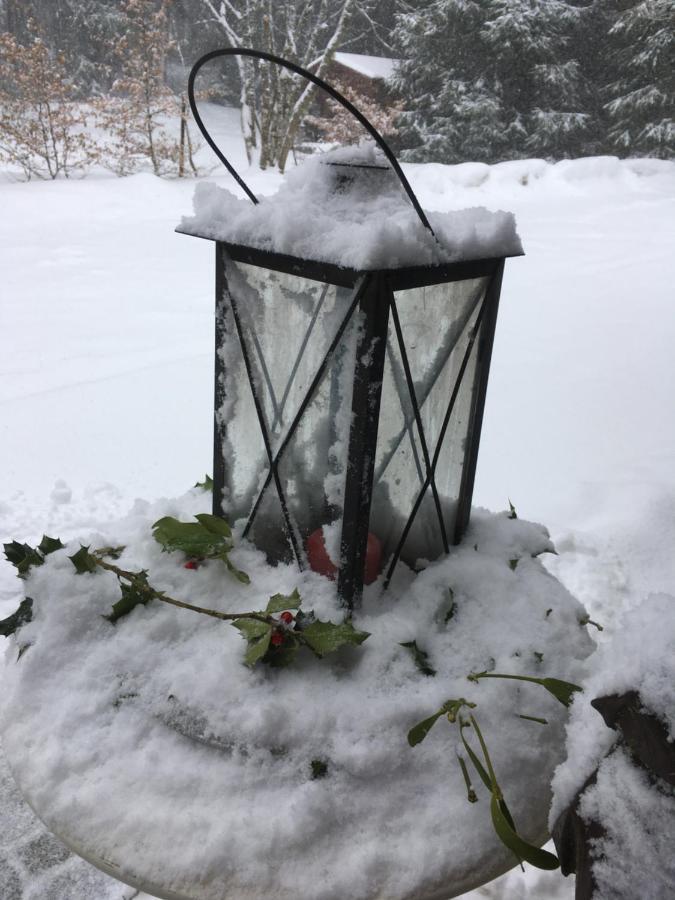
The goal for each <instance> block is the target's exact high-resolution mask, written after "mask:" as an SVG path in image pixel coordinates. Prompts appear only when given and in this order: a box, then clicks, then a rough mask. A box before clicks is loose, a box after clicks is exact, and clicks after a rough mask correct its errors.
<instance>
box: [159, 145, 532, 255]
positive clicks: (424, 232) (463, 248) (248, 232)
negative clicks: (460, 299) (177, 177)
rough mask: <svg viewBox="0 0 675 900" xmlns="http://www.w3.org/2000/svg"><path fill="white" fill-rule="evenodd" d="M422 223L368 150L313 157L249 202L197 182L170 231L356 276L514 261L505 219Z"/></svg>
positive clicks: (496, 215) (476, 210)
mask: <svg viewBox="0 0 675 900" xmlns="http://www.w3.org/2000/svg"><path fill="white" fill-rule="evenodd" d="M427 215H428V219H429V223H430V224H431V227H432V228H433V231H434V233H433V234H432V233H431V231H430V230H429V229H428V228H426V227H425V226H424V224H423V223H422V222H421V221H420V218H419V216H418V214H417V212H416V211H415V209H414V208H413V206H412V205H411V204H410V202H409V200H408V198H407V197H406V196H405V194H404V193H403V191H402V190H401V188H400V186H399V183H398V181H397V178H396V175H395V173H394V172H393V170H392V169H390V168H389V167H388V165H387V163H386V160H385V158H384V156H382V155H381V154H379V153H378V151H377V149H376V148H375V146H374V145H371V144H365V145H360V146H359V147H356V148H355V147H343V148H340V149H338V150H336V151H331V152H329V153H325V154H321V155H320V156H317V157H311V158H310V159H308V160H307V161H306V162H304V163H303V164H302V165H300V166H298V167H297V168H295V169H293V170H292V171H291V172H289V174H288V175H287V176H286V178H285V180H284V182H283V183H282V185H281V187H280V188H279V190H278V191H277V193H276V194H273V195H272V196H269V197H263V198H262V199H261V200H260V202H259V203H258V204H256V205H253V204H251V202H250V200H249V199H246V198H245V199H239V198H238V197H236V196H235V195H234V194H233V193H232V192H231V191H229V190H227V189H225V188H221V187H218V186H217V185H216V184H213V183H209V182H204V183H201V184H198V185H197V188H196V190H195V195H194V215H192V216H185V217H183V219H182V220H181V223H180V225H179V226H178V228H177V230H178V231H179V232H181V233H183V234H190V235H194V236H195V237H202V238H207V239H210V240H215V241H220V242H223V243H226V244H229V245H234V246H237V247H240V248H252V249H254V250H259V251H263V252H264V253H273V254H282V255H284V256H286V257H289V258H293V259H295V260H310V261H314V262H319V263H326V264H329V265H331V266H338V267H341V268H345V269H350V270H353V271H358V272H366V271H381V270H392V269H402V268H409V267H415V268H419V267H429V266H434V267H435V266H444V265H448V264H454V263H460V262H466V261H469V260H478V259H495V258H504V257H507V256H518V255H520V254H522V252H523V251H522V245H521V242H520V238H519V237H518V234H517V231H516V222H515V217H514V215H513V213H510V212H504V211H501V210H500V211H496V212H493V211H490V210H488V209H485V208H484V207H472V208H470V209H460V210H453V211H451V212H443V213H440V212H429V213H428V214H427Z"/></svg>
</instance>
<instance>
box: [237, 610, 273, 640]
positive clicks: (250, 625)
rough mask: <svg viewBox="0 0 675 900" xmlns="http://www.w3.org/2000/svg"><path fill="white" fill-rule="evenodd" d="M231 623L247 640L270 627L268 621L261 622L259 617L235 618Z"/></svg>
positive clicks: (259, 634)
mask: <svg viewBox="0 0 675 900" xmlns="http://www.w3.org/2000/svg"><path fill="white" fill-rule="evenodd" d="M260 615H264V613H261V614H260ZM232 624H233V625H234V627H235V628H238V629H239V631H241V633H242V634H243V636H244V637H245V638H246V640H247V641H253V640H255V639H256V638H259V637H261V635H263V634H266V633H267V632H268V631H271V629H272V626H271V625H270V624H269V622H261V621H260V620H259V619H235V620H234V621H233V622H232Z"/></svg>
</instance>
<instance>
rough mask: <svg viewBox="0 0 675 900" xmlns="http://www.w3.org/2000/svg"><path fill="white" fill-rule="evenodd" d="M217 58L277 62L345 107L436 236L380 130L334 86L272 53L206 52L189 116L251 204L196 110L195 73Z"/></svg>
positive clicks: (231, 49)
mask: <svg viewBox="0 0 675 900" xmlns="http://www.w3.org/2000/svg"><path fill="white" fill-rule="evenodd" d="M220 56H249V57H252V58H253V59H262V60H264V61H265V62H271V63H276V65H278V66H282V67H283V68H285V69H289V70H290V71H291V72H295V74H296V75H301V76H302V77H303V78H305V79H306V80H307V81H311V82H312V84H315V85H316V86H317V87H320V88H321V89H322V90H323V91H325V92H326V93H327V94H330V96H331V97H332V98H333V99H334V100H337V102H338V103H340V104H341V105H342V106H344V108H345V109H346V110H347V112H350V113H351V114H352V115H353V116H354V118H355V119H357V120H358V121H359V122H360V123H361V125H363V127H364V128H365V129H366V131H367V132H368V134H369V135H370V136H371V137H372V138H373V140H374V141H375V143H376V144H377V145H378V147H379V148H380V149H381V150H382V152H383V153H384V155H385V156H386V158H387V159H388V161H389V163H390V165H391V167H392V169H393V170H394V172H396V174H397V175H398V178H399V181H400V182H401V184H402V185H403V189H404V190H405V192H406V194H407V195H408V198H409V199H410V202H411V203H412V205H413V207H414V208H415V212H416V213H417V215H418V216H419V218H420V221H421V222H422V225H424V227H425V228H428V229H429V231H430V232H431V234H432V235H433V236H434V237H436V235H435V234H434V230H433V228H432V227H431V225H430V224H429V220H428V219H427V217H426V215H425V213H424V210H423V209H422V207H421V206H420V204H419V200H418V199H417V197H416V196H415V192H414V191H413V189H412V188H411V187H410V182H409V181H408V179H407V178H406V177H405V175H404V174H403V170H402V169H401V167H400V165H399V163H398V160H397V159H396V157H395V156H394V154H393V152H392V150H391V148H390V147H389V145H388V144H387V142H386V141H385V139H384V138H383V137H382V135H381V134H380V133H379V131H377V129H376V128H375V127H374V125H372V124H371V123H370V122H369V121H368V119H367V118H366V117H365V116H364V115H363V113H362V112H360V111H359V110H358V109H357V108H356V107H355V106H354V105H353V104H352V103H350V102H349V100H347V98H346V97H343V96H342V94H341V93H340V92H339V91H336V90H335V88H334V87H332V86H331V85H330V84H328V83H327V82H326V81H324V80H323V79H322V78H319V77H318V76H317V75H313V74H312V73H311V72H308V71H307V69H303V68H301V67H300V66H296V64H295V63H292V62H289V61H288V60H286V59H282V58H281V57H280V56H274V55H273V54H272V53H265V52H264V51H262V50H250V49H247V48H245V47H226V48H224V49H222V50H212V51H211V52H210V53H206V54H204V56H202V57H201V58H200V59H198V60H197V62H196V63H195V64H194V66H193V67H192V70H191V71H190V77H189V78H188V99H189V101H190V109H191V110H192V115H193V116H194V120H195V122H196V123H197V126H198V128H199V130H200V131H201V133H202V134H203V135H204V139H205V140H206V142H207V144H208V145H209V147H211V149H212V150H213V152H214V153H215V154H216V156H217V157H218V159H219V160H220V161H221V162H222V163H223V165H224V166H225V168H226V169H227V170H228V172H229V173H230V175H232V177H233V178H234V179H235V180H236V181H237V182H238V183H239V185H240V186H241V187H242V188H243V190H244V191H245V192H246V194H247V195H248V197H249V198H250V200H252V201H253V203H258V202H259V201H258V198H257V197H256V196H255V194H254V193H253V191H251V189H250V188H249V187H248V185H247V184H246V182H245V181H244V179H243V178H242V177H241V175H239V173H238V172H237V171H236V169H235V168H234V167H233V166H232V165H231V164H230V163H229V162H228V161H227V159H226V158H225V156H224V155H223V154H222V153H221V151H220V148H219V147H218V146H217V144H216V142H215V141H214V140H213V138H212V137H211V135H210V134H209V132H208V130H207V128H206V125H204V122H203V121H202V117H201V116H200V115H199V111H198V109H197V103H196V101H195V91H194V87H195V79H196V77H197V73H198V72H199V70H200V69H201V67H202V66H203V65H204V64H205V63H207V62H209V61H210V60H212V59H216V58H217V57H220Z"/></svg>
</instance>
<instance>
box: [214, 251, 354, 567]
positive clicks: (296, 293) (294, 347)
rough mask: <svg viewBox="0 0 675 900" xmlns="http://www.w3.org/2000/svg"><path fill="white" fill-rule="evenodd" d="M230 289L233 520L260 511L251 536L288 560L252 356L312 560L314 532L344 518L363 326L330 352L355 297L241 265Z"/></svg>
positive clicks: (226, 310) (222, 425) (226, 433)
mask: <svg viewBox="0 0 675 900" xmlns="http://www.w3.org/2000/svg"><path fill="white" fill-rule="evenodd" d="M226 281H227V294H228V295H229V296H228V298H227V299H226V302H225V303H223V304H222V307H221V315H222V316H223V317H224V331H225V338H224V346H223V349H222V350H221V351H220V352H221V359H222V362H223V365H224V370H225V371H224V376H223V377H224V384H223V385H222V390H223V395H224V402H223V404H222V406H221V409H220V413H219V417H218V420H219V437H218V439H219V441H221V442H222V447H223V451H224V453H225V495H224V498H223V511H224V513H225V514H226V515H227V516H228V517H230V518H232V519H238V518H241V517H246V518H249V517H250V516H251V513H252V511H253V516H252V518H250V519H249V521H250V529H249V532H248V537H250V538H251V540H253V542H254V543H255V544H256V545H257V546H259V547H260V548H261V549H264V550H265V551H266V552H267V553H268V556H269V557H270V558H271V559H287V558H290V554H291V545H290V544H289V542H288V536H287V532H288V528H287V527H286V521H285V517H284V510H283V507H282V503H281V499H280V497H279V493H278V490H277V486H276V484H275V481H274V479H273V478H272V476H271V470H270V464H269V458H268V453H267V451H266V448H265V442H264V438H263V433H262V431H261V423H260V420H259V416H258V411H257V410H256V406H255V402H254V398H253V394H252V391H251V386H250V382H249V374H248V373H247V370H246V363H245V357H246V358H248V364H249V369H250V375H251V377H252V380H253V383H254V385H255V390H256V394H257V397H258V400H259V408H260V412H261V416H262V420H263V425H264V428H265V432H266V435H267V439H268V442H269V448H270V451H271V453H272V456H273V457H275V458H276V457H278V467H277V471H278V476H279V482H280V485H281V489H282V492H283V495H284V501H285V504H286V509H287V512H288V515H289V518H290V521H291V524H292V527H293V530H294V532H295V534H296V538H297V546H298V548H299V549H300V551H301V552H302V546H303V543H304V539H305V538H306V537H307V535H308V534H309V533H311V531H313V530H314V529H316V528H318V527H320V526H321V525H324V524H328V523H329V522H331V521H333V520H335V519H337V518H338V517H339V516H340V515H341V513H342V497H343V493H344V464H345V460H346V451H347V444H348V440H347V439H348V430H349V410H350V405H349V401H350V398H351V384H352V373H353V366H354V352H355V344H356V318H353V319H351V320H350V321H349V322H348V324H347V326H346V327H345V329H344V332H343V333H342V336H341V338H340V339H339V340H338V341H337V345H336V347H335V349H334V352H333V353H331V354H330V355H329V350H330V348H331V345H332V344H333V343H335V341H336V337H337V335H338V332H339V330H340V328H341V326H342V325H343V323H344V322H345V319H346V317H347V316H348V313H349V308H350V302H351V299H352V296H353V291H352V290H349V289H346V288H342V287H338V286H335V285H331V284H325V283H323V282H319V281H313V280H310V279H307V278H302V277H300V276H296V275H289V274H286V273H281V272H275V271H270V270H269V269H264V268H262V267H259V266H253V265H248V264H245V263H238V262H237V263H235V262H233V261H232V260H228V261H227V267H226ZM235 312H236V317H235ZM237 320H238V321H237ZM239 332H241V334H240V333H239ZM242 343H243V347H242ZM327 357H328V362H327V365H326V366H325V369H324V371H323V375H322V377H321V378H320V380H319V382H318V384H316V385H315V389H314V391H313V393H312V396H311V399H309V402H307V403H306V399H307V398H308V393H309V391H310V388H311V387H312V382H313V380H314V379H315V377H316V376H317V373H319V371H320V370H321V367H322V364H323V363H324V361H325V360H326V358H327ZM345 398H346V403H345ZM305 403H306V405H305ZM303 407H304V408H303ZM234 448H236V452H235V450H234Z"/></svg>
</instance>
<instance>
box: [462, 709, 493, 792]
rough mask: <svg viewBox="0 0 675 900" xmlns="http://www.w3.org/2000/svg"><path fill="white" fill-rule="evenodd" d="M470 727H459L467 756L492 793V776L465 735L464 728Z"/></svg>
mask: <svg viewBox="0 0 675 900" xmlns="http://www.w3.org/2000/svg"><path fill="white" fill-rule="evenodd" d="M468 727H469V726H468V724H467V725H463V726H462V727H461V728H460V729H459V734H460V737H461V738H462V743H463V744H464V749H465V750H466V753H467V756H468V757H469V759H470V760H471V762H472V763H473V767H474V769H475V770H476V772H477V773H478V777H479V778H480V780H481V781H482V782H483V784H484V785H485V787H486V788H487V789H488V791H490V793H492V779H491V778H490V776H489V775H488V773H487V771H486V770H485V766H484V765H483V763H482V762H481V761H480V760H479V759H478V756H477V755H476V753H475V751H474V750H473V748H472V747H471V745H470V744H469V742H468V741H467V739H466V738H465V737H464V729H465V728H468Z"/></svg>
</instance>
